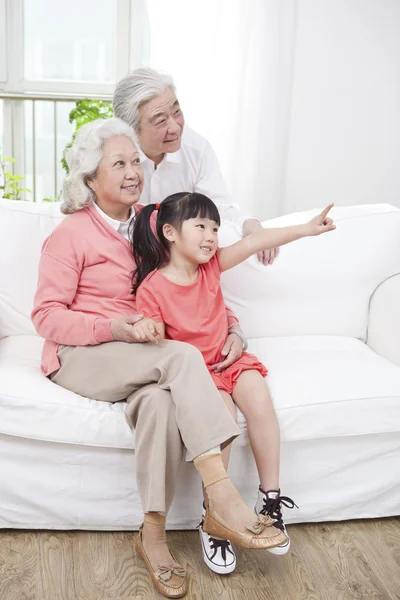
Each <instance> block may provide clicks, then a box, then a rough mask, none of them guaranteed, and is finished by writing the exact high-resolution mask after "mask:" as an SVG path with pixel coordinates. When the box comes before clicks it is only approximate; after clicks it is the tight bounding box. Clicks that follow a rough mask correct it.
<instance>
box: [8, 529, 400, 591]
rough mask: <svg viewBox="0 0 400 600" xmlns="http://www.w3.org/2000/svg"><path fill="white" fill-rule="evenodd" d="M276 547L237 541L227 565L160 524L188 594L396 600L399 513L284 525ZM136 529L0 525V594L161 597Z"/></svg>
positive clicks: (189, 536)
mask: <svg viewBox="0 0 400 600" xmlns="http://www.w3.org/2000/svg"><path fill="white" fill-rule="evenodd" d="M288 530H289V533H290V535H291V539H292V550H291V552H290V553H289V554H288V555H287V556H285V557H278V556H273V555H271V554H270V553H268V552H267V551H264V550H258V551H254V550H253V551H248V550H238V552H237V554H238V566H237V570H236V571H235V573H233V574H231V575H228V576H225V577H221V576H218V575H215V574H213V573H212V572H211V571H209V570H208V569H207V567H206V566H205V565H204V563H203V561H202V556H201V550H200V545H199V539H198V533H197V532H196V531H189V532H177V531H174V532H169V536H170V537H169V539H170V542H171V547H172V548H173V549H174V550H175V552H176V553H177V554H178V556H179V557H180V559H181V560H182V562H183V563H185V564H187V569H188V572H189V574H190V588H189V593H188V595H187V598H188V599H196V600H200V599H207V600H208V599H210V600H211V599H215V598H216V599H220V600H264V599H265V600H353V599H354V600H361V599H362V600H378V599H379V600H383V599H385V600H398V599H400V519H381V520H374V521H347V522H343V523H329V524H308V525H293V526H290V527H289V528H288ZM136 535H137V534H136V533H125V532H118V533H99V532H82V531H76V532H75V531H74V532H49V531H40V532H32V531H15V530H13V531H10V530H6V531H5V530H2V531H0V600H134V599H136V598H162V596H159V595H158V594H157V593H156V592H155V591H154V588H153V587H152V584H151V581H150V579H149V576H148V574H147V571H146V569H145V568H144V566H143V563H142V562H141V560H140V558H138V557H137V556H136V554H135V551H134V544H135V540H136Z"/></svg>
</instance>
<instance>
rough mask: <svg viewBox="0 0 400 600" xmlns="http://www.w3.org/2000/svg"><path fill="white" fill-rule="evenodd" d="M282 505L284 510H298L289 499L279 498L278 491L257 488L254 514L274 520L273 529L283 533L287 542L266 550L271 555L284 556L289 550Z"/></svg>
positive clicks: (279, 493) (279, 492) (285, 497)
mask: <svg viewBox="0 0 400 600" xmlns="http://www.w3.org/2000/svg"><path fill="white" fill-rule="evenodd" d="M282 505H283V506H286V508H294V507H295V506H296V507H297V508H298V506H297V504H295V503H294V502H293V500H292V499H291V498H288V497H287V496H281V491H280V490H270V491H269V492H264V490H262V489H261V486H260V487H259V488H258V496H257V502H256V505H255V507H254V512H255V513H256V514H257V515H265V516H269V517H271V519H273V520H274V523H273V527H276V528H277V529H280V530H281V531H283V533H284V534H285V535H286V537H287V541H286V542H283V544H280V545H279V546H275V548H268V552H271V554H286V553H287V552H289V550H290V538H289V535H288V532H287V531H286V527H285V524H284V522H283V518H282Z"/></svg>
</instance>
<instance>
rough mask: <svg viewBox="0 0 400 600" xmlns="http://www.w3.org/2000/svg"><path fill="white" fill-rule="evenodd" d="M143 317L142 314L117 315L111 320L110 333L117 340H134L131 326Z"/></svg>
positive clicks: (129, 341)
mask: <svg viewBox="0 0 400 600" xmlns="http://www.w3.org/2000/svg"><path fill="white" fill-rule="evenodd" d="M141 319H143V315H128V316H123V317H117V318H116V319H112V321H111V333H112V335H113V338H114V340H115V341H117V342H128V343H132V342H136V341H137V340H136V338H135V337H134V335H133V326H134V325H135V323H137V322H138V321H140V320H141Z"/></svg>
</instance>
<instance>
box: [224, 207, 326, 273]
mask: <svg viewBox="0 0 400 600" xmlns="http://www.w3.org/2000/svg"><path fill="white" fill-rule="evenodd" d="M332 206H333V204H330V205H329V206H327V207H326V208H325V209H324V210H323V211H322V212H321V213H320V214H319V215H317V216H316V217H314V218H313V219H311V221H309V222H308V223H303V224H301V225H291V226H290V227H276V228H273V229H260V230H258V231H255V232H254V233H251V234H250V235H248V236H246V237H245V238H243V239H242V240H240V241H239V242H236V243H235V244H232V246H226V247H225V248H219V250H218V259H219V263H220V266H221V270H222V271H227V270H228V269H232V267H236V265H239V264H240V263H241V262H243V261H245V260H246V259H247V258H249V256H252V255H253V254H256V253H257V252H260V251H261V250H266V249H268V248H277V247H279V246H284V245H285V244H289V243H290V242H295V241H296V240H299V239H300V238H302V237H308V236H315V235H321V233H326V232H327V231H332V230H333V229H336V225H335V224H334V223H333V221H332V219H330V218H329V217H328V213H329V211H330V210H331V208H332Z"/></svg>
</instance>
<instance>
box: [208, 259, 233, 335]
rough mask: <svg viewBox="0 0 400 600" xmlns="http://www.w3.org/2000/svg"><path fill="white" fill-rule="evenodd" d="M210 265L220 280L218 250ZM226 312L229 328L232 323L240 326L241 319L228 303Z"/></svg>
mask: <svg viewBox="0 0 400 600" xmlns="http://www.w3.org/2000/svg"><path fill="white" fill-rule="evenodd" d="M208 266H209V268H210V269H211V270H212V271H213V272H214V275H215V276H216V277H217V279H218V281H220V279H221V265H220V264H219V258H218V252H216V253H215V254H214V256H213V257H212V259H211V260H210V262H209V263H208ZM225 313H226V317H227V320H228V328H229V327H232V325H238V326H239V327H240V324H239V320H238V318H237V317H236V315H235V313H234V312H233V310H231V309H230V308H229V307H228V306H226V304H225Z"/></svg>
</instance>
